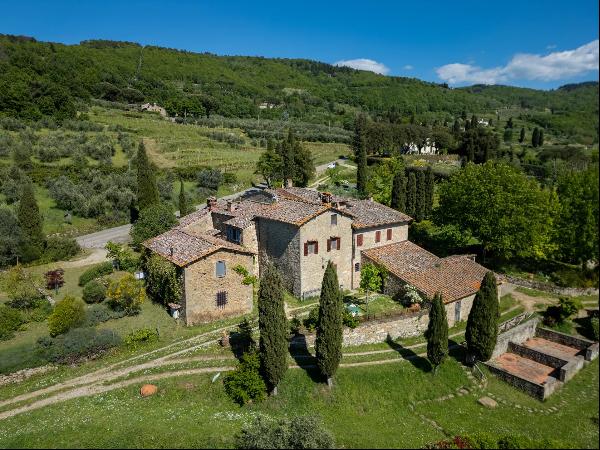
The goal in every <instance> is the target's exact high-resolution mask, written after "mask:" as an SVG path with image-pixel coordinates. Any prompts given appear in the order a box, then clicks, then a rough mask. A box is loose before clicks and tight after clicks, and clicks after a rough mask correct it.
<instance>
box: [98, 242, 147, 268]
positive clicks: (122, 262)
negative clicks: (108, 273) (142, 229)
mask: <svg viewBox="0 0 600 450" xmlns="http://www.w3.org/2000/svg"><path fill="white" fill-rule="evenodd" d="M105 248H106V250H108V257H109V258H112V259H113V260H115V262H116V263H117V269H118V270H124V271H126V272H134V271H136V270H137V269H139V267H140V257H139V256H138V255H136V254H135V253H134V252H132V251H131V250H130V249H129V248H128V247H125V246H122V245H120V244H115V243H114V242H108V243H107V244H106V246H105Z"/></svg>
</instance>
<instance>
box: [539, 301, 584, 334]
mask: <svg viewBox="0 0 600 450" xmlns="http://www.w3.org/2000/svg"><path fill="white" fill-rule="evenodd" d="M582 307H583V305H582V304H581V301H580V300H578V299H575V298H573V297H560V298H559V299H558V305H551V306H548V308H546V311H545V312H544V325H547V326H549V327H554V326H560V325H563V324H564V323H565V322H566V321H567V320H568V319H570V318H571V317H573V316H574V315H575V314H577V311H579V310H580V309H581V308H582Z"/></svg>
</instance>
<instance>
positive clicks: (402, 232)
mask: <svg viewBox="0 0 600 450" xmlns="http://www.w3.org/2000/svg"><path fill="white" fill-rule="evenodd" d="M388 229H389V230H392V231H391V234H392V236H391V239H390V240H388V238H387V237H388V234H387V233H388V231H387V230H388ZM377 232H379V233H380V240H379V242H377V239H376V235H377ZM358 236H362V245H361V246H359V245H358V239H359V238H358ZM407 239H408V223H400V224H393V225H384V226H380V227H371V228H363V229H358V230H354V232H353V233H352V243H353V247H352V289H358V288H359V287H360V267H362V257H361V255H362V253H361V252H362V251H363V250H368V249H370V248H376V247H381V246H383V245H388V244H393V243H395V242H402V241H406V240H407ZM356 264H358V269H359V270H356Z"/></svg>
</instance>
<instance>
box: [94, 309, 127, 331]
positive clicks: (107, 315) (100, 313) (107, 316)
mask: <svg viewBox="0 0 600 450" xmlns="http://www.w3.org/2000/svg"><path fill="white" fill-rule="evenodd" d="M125 315H126V314H125V312H124V311H113V310H112V309H110V308H109V307H108V306H106V305H102V304H94V305H90V306H89V307H88V308H87V309H86V311H85V326H87V327H93V326H96V325H98V324H99V323H102V322H106V321H108V320H111V319H120V318H121V317H125Z"/></svg>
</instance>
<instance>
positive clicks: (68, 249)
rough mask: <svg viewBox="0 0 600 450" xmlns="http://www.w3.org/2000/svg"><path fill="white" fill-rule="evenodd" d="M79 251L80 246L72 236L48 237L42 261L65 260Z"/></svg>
mask: <svg viewBox="0 0 600 450" xmlns="http://www.w3.org/2000/svg"><path fill="white" fill-rule="evenodd" d="M80 251H81V247H80V246H79V244H78V243H77V241H76V240H75V239H73V238H65V237H60V236H54V237H49V238H48V239H47V240H46V248H45V250H44V255H43V257H42V261H44V262H52V261H65V260H68V259H70V258H72V257H74V256H76V255H77V254H78V253H79V252H80Z"/></svg>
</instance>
